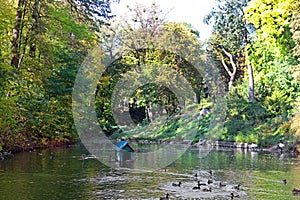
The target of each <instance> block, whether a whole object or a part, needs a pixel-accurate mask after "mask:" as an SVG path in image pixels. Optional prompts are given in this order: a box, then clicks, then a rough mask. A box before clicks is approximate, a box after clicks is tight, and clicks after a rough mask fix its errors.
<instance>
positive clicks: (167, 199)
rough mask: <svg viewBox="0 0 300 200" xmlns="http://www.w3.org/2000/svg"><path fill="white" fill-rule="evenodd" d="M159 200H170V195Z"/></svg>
mask: <svg viewBox="0 0 300 200" xmlns="http://www.w3.org/2000/svg"><path fill="white" fill-rule="evenodd" d="M159 200H169V193H167V194H166V196H165V197H160V198H159Z"/></svg>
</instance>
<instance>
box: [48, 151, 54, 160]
mask: <svg viewBox="0 0 300 200" xmlns="http://www.w3.org/2000/svg"><path fill="white" fill-rule="evenodd" d="M49 158H50V159H51V160H53V159H54V153H53V152H51V153H50V156H49Z"/></svg>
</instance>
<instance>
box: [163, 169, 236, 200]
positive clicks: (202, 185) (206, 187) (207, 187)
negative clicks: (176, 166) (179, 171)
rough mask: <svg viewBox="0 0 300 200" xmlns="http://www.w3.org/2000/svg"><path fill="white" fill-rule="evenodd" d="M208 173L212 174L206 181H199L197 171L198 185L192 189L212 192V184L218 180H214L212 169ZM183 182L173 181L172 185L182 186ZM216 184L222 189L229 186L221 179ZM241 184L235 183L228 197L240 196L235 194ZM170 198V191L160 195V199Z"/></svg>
mask: <svg viewBox="0 0 300 200" xmlns="http://www.w3.org/2000/svg"><path fill="white" fill-rule="evenodd" d="M208 173H209V175H210V178H208V179H207V181H206V182H201V181H199V180H198V174H197V173H196V174H195V175H194V178H195V179H196V180H197V184H196V186H194V187H192V188H191V189H192V190H194V191H202V192H207V193H208V192H212V184H213V183H216V181H214V180H213V179H212V176H213V171H212V170H210V171H208ZM182 184H183V183H182V182H181V181H179V182H178V183H172V186H173V187H181V186H182ZM215 185H217V186H219V188H220V189H221V188H223V187H226V186H227V185H226V184H225V183H223V182H221V181H220V182H219V184H215ZM240 186H241V185H239V184H238V185H235V186H233V187H232V189H233V190H232V191H231V192H230V194H229V195H228V197H229V198H230V199H234V198H238V197H239V195H238V194H235V192H237V191H239V190H240ZM169 199H170V194H169V193H167V194H166V195H165V196H164V197H160V200H169Z"/></svg>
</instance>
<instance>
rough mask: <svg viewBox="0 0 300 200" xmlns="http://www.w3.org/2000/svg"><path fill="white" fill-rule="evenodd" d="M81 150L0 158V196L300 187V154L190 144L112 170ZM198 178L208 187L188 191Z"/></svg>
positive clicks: (266, 191)
mask: <svg viewBox="0 0 300 200" xmlns="http://www.w3.org/2000/svg"><path fill="white" fill-rule="evenodd" d="M148 146H149V145H143V146H140V148H142V149H143V148H144V149H145V148H148ZM82 154H87V152H86V150H85V148H83V147H82V146H81V145H77V146H73V147H69V148H56V149H47V150H37V151H36V152H30V153H29V152H26V153H18V154H16V155H15V157H14V158H13V159H10V160H4V161H1V162H0V199H5V200H16V199H22V200H23V199H26V200H30V199H89V200H90V199H159V197H163V196H165V195H166V194H167V193H168V194H169V197H170V199H272V200H275V199H280V200H285V199H300V196H294V195H292V192H291V190H292V189H293V188H294V187H296V188H298V189H300V157H292V156H291V155H289V154H282V155H279V154H270V153H262V152H250V151H244V150H236V149H213V150H211V151H210V152H209V153H208V154H207V155H205V156H203V149H201V148H199V147H191V148H190V149H188V150H187V151H186V152H185V153H184V155H183V156H181V157H180V158H179V159H178V160H176V161H175V162H174V163H172V164H171V165H169V166H167V167H166V168H165V169H160V170H156V171H152V172H151V171H137V170H136V171H131V170H116V169H111V168H109V167H107V166H105V165H103V164H101V163H100V162H99V161H98V160H97V159H93V158H91V159H86V160H84V159H82ZM210 170H212V174H210ZM195 174H197V177H195ZM283 179H286V180H287V183H286V184H283V183H282V180H283ZM208 180H211V181H212V182H213V183H211V184H208V183H207V182H208ZM198 181H200V183H205V184H207V185H206V186H200V190H199V189H193V187H196V186H197V182H198ZM179 182H181V186H180V187H178V186H176V185H175V186H173V183H175V184H178V183H179ZM220 182H221V186H220ZM238 185H240V188H239V189H237V188H236V187H237V186H238ZM204 188H207V189H209V188H211V190H212V191H211V192H209V191H208V192H205V191H202V189H204ZM231 193H233V194H231ZM232 195H233V196H234V197H233V198H232V197H231V196H232Z"/></svg>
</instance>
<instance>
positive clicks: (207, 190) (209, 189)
mask: <svg viewBox="0 0 300 200" xmlns="http://www.w3.org/2000/svg"><path fill="white" fill-rule="evenodd" d="M202 191H203V192H211V188H204V189H203V190H202Z"/></svg>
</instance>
